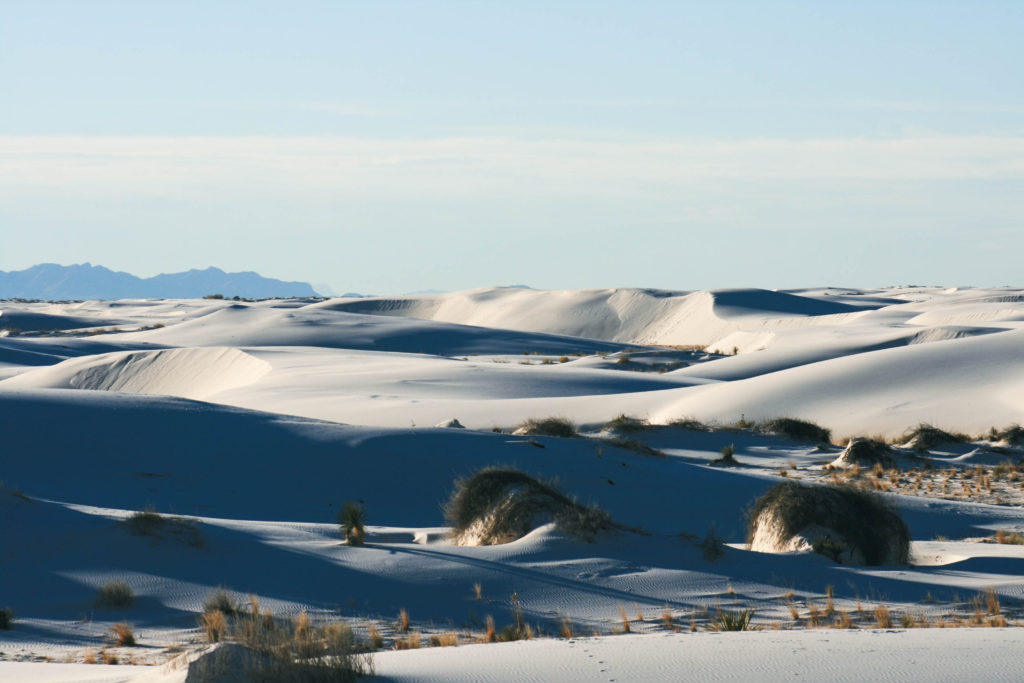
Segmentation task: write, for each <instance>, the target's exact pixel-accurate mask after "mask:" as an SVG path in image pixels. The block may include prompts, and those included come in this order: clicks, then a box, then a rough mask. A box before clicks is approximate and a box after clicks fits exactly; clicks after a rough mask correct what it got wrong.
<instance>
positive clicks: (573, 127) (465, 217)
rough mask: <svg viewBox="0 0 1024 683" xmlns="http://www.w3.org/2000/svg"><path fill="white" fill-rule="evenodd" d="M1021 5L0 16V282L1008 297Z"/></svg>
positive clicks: (224, 7) (145, 10)
mask: <svg viewBox="0 0 1024 683" xmlns="http://www.w3.org/2000/svg"><path fill="white" fill-rule="evenodd" d="M1021 36H1024V2H1020V1H1019V0H1012V1H1006V2H985V1H981V0H979V1H976V2H970V3H966V2H961V1H957V2H942V1H933V2H900V1H898V0H887V1H885V2H871V1H858V2H846V1H843V2H838V1H835V2H829V1H827V0H818V1H815V2H773V1H771V0H760V1H758V2H730V1H729V0H718V1H710V0H709V1H708V2H685V1H682V0H677V1H675V2H651V1H649V2H644V1H642V0H641V1H637V2H629V3H625V2H602V1H600V0H589V1H587V2H557V1H551V0H548V1H544V2H541V1H536V2H534V1H531V0H516V1H515V2H512V1H508V2H497V1H491V2H487V1H483V0H480V1H472V2H470V1H467V2H445V1H443V0H435V1H431V2H423V1H422V0H418V1H411V2H399V1H390V0H374V1H370V0H366V1H365V2H345V1H343V0H334V1H330V2H326V1H325V2H315V1H303V0H292V1H290V2H287V3H285V2H279V1H275V2H260V1H259V0H247V1H245V2H228V1H222V2H208V1H206V2H190V1H188V0H178V1H176V2H173V3H171V2H161V3H157V2H137V1H130V2H127V1H126V2H113V1H105V0H90V1H89V2H81V0H72V1H68V2H57V1H52V0H24V1H23V0H4V1H3V2H0V84H2V85H0V270H20V269H22V268H27V267H29V266H31V265H33V264H36V263H42V262H55V263H64V264H71V263H82V262H92V263H94V264H101V265H104V266H107V267H109V268H113V269H115V270H125V271H128V272H131V273H134V274H136V275H139V276H144V277H145V276H152V275H156V274H159V273H165V272H176V271H181V270H187V269H189V268H205V267H207V266H210V265H213V266H217V267H220V268H223V269H225V270H229V271H237V270H255V271H257V272H259V273H260V274H262V275H265V276H268V277H277V278H281V279H286V280H301V281H307V282H312V283H314V284H315V285H318V286H323V285H326V286H327V287H329V288H330V289H332V290H333V291H335V292H337V293H341V292H362V293H377V294H397V293H403V292H410V291H420V290H427V289H437V290H458V289H468V288H472V287H481V286H489V285H502V284H527V285H530V286H533V287H538V288H544V289H562V288H586V287H619V286H634V287H659V288H668V289H679V290H692V289H708V288H720V287H765V288H772V289H774V288H794V287H808V286H826V285H828V286H850V287H876V286H887V285H900V284H931V285H949V286H954V285H957V286H959V285H979V286H983V285H984V286H987V285H1024V271H1022V270H1021V268H1020V265H1019V264H1020V254H1021V253H1024V78H1021V65H1022V64H1024V40H1022V39H1021Z"/></svg>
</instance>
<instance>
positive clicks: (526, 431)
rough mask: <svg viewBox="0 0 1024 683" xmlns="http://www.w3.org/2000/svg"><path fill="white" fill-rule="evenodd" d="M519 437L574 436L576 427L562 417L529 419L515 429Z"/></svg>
mask: <svg viewBox="0 0 1024 683" xmlns="http://www.w3.org/2000/svg"><path fill="white" fill-rule="evenodd" d="M512 433H513V434H517V435H519V436H560V437H572V436H576V425H574V424H573V423H572V422H570V421H569V420H567V419H565V418H564V417H545V418H530V419H529V420H527V421H526V422H523V423H522V424H521V425H519V427H517V428H516V430H515V431H514V432H512Z"/></svg>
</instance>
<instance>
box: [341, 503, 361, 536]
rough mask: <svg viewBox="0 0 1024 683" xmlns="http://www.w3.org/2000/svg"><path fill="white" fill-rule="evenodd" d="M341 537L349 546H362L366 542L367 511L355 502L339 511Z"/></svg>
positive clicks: (346, 504)
mask: <svg viewBox="0 0 1024 683" xmlns="http://www.w3.org/2000/svg"><path fill="white" fill-rule="evenodd" d="M338 525H339V526H340V527H341V535H342V536H344V537H345V542H346V543H348V544H349V545H362V544H363V541H364V540H366V509H365V508H364V507H363V506H362V505H360V504H359V503H357V502H355V501H354V500H350V501H347V502H346V503H345V504H344V505H343V506H342V507H341V510H339V511H338Z"/></svg>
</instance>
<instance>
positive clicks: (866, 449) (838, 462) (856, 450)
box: [832, 437, 896, 470]
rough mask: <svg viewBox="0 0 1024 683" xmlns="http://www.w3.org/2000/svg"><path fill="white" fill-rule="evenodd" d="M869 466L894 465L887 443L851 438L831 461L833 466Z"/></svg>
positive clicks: (886, 467) (885, 467)
mask: <svg viewBox="0 0 1024 683" xmlns="http://www.w3.org/2000/svg"><path fill="white" fill-rule="evenodd" d="M854 465H856V466H857V467H869V468H872V467H874V466H875V465H881V466H882V467H883V468H884V469H887V470H888V469H893V468H895V467H896V459H895V458H893V450H892V448H891V447H890V446H889V444H886V443H883V442H881V441H875V440H873V439H862V438H859V437H857V438H853V439H850V442H849V443H848V444H846V448H845V449H844V450H843V452H842V453H840V454H839V457H838V458H836V459H835V460H833V461H832V466H833V467H853V466H854Z"/></svg>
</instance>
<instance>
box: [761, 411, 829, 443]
mask: <svg viewBox="0 0 1024 683" xmlns="http://www.w3.org/2000/svg"><path fill="white" fill-rule="evenodd" d="M758 430H759V431H761V432H763V433H765V434H780V435H782V436H786V437H789V438H790V439H792V440H793V441H810V442H813V443H830V442H831V441H832V431H831V430H829V429H826V428H824V427H822V426H820V425H816V424H814V423H813V422H808V421H807V420H797V419H795V418H792V417H779V418H775V419H774V420H764V421H763V422H761V423H760V424H759V425H758Z"/></svg>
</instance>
